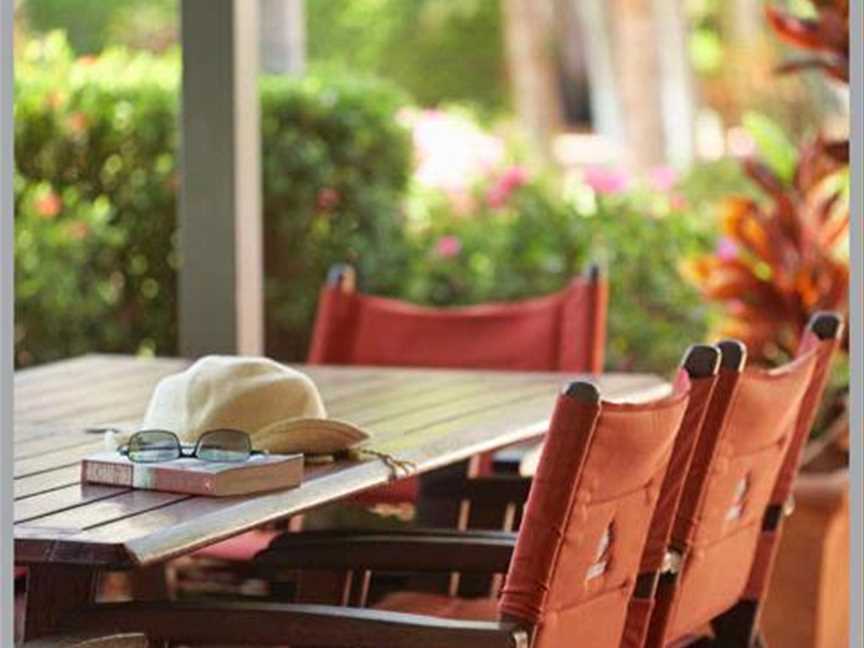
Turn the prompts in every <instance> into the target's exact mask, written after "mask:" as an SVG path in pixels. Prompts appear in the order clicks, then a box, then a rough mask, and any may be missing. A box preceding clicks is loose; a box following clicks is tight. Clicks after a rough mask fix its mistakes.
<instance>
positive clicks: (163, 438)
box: [118, 428, 265, 463]
mask: <svg viewBox="0 0 864 648" xmlns="http://www.w3.org/2000/svg"><path fill="white" fill-rule="evenodd" d="M118 452H119V453H120V454H121V455H123V456H125V457H128V459H129V461H134V462H136V463H159V462H163V461H174V460H175V459H182V458H184V457H195V458H197V459H201V460H202V461H214V462H229V463H242V462H244V461H248V460H249V458H250V457H252V456H254V455H262V454H265V453H264V452H262V451H260V450H253V449H252V439H251V438H250V437H249V435H248V434H246V433H245V432H242V431H240V430H232V429H229V428H224V429H218V430H208V431H207V432H205V433H204V434H202V435H201V436H200V437H199V438H198V441H197V443H195V445H194V446H190V445H184V444H182V443H180V439H179V438H178V437H177V435H176V434H174V433H173V432H169V431H168V430H141V431H140V432H136V433H135V434H133V435H132V436H131V437H129V443H127V444H126V445H125V446H123V447H122V448H120V449H119V450H118Z"/></svg>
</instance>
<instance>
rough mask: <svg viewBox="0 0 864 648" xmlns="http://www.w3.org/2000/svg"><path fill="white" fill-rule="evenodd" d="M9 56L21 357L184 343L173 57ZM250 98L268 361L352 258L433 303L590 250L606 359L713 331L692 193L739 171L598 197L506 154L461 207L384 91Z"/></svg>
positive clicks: (389, 91)
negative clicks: (420, 167)
mask: <svg viewBox="0 0 864 648" xmlns="http://www.w3.org/2000/svg"><path fill="white" fill-rule="evenodd" d="M16 63H17V72H18V76H17V81H16V106H15V110H16V114H15V117H16V141H15V147H16V150H15V154H16V159H17V175H16V241H15V250H16V259H15V264H16V272H17V275H16V284H17V291H18V292H17V301H16V316H17V329H16V341H15V344H16V352H17V356H16V357H17V363H18V364H19V365H20V366H23V365H28V364H33V363H37V362H45V361H49V360H53V359H56V358H60V357H65V356H69V355H75V354H79V353H84V352H88V351H103V352H131V353H145V354H146V353H155V354H164V355H171V354H174V353H176V351H177V331H176V317H175V312H176V273H177V254H176V250H175V239H174V231H175V211H176V196H177V188H178V177H177V161H176V151H177V131H176V124H177V114H176V113H177V105H178V101H177V100H178V88H177V80H178V69H179V66H178V61H177V59H176V58H171V57H167V58H159V59H157V58H153V57H151V56H149V55H143V54H139V55H135V56H130V55H129V54H127V53H124V52H121V51H109V52H107V53H105V54H103V55H101V56H100V57H98V58H96V59H84V60H78V61H75V60H73V57H72V55H71V54H70V52H69V50H68V47H67V46H66V44H65V41H64V40H63V39H62V37H59V36H52V37H50V38H48V39H47V40H43V41H37V42H33V43H30V44H29V45H28V46H27V47H26V51H25V52H24V56H23V57H22V59H21V60H20V61H17V62H16ZM261 99H262V148H263V160H262V171H263V185H264V201H263V208H264V226H265V236H266V238H265V254H266V272H265V280H266V283H265V286H266V291H267V333H268V352H269V353H270V354H271V355H273V356H274V357H277V358H280V359H285V360H299V359H302V358H304V357H305V353H306V349H307V347H308V339H309V332H310V328H311V322H312V318H313V317H314V312H315V304H316V300H317V294H318V289H319V287H320V285H321V281H322V280H323V278H324V276H325V274H326V269H327V267H328V266H329V265H330V264H331V263H334V262H337V261H344V260H347V261H350V262H353V263H354V264H356V265H357V266H358V270H359V272H360V276H361V280H362V282H363V288H364V289H365V290H368V291H371V292H375V293H379V294H385V295H393V296H397V297H401V298H404V299H409V300H412V301H415V302H418V303H425V304H435V305H443V304H465V303H477V302H483V301H490V300H502V299H513V298H519V297H524V296H529V295H537V294H541V293H546V292H550V291H553V290H556V289H558V288H560V287H561V286H563V285H564V284H565V283H566V281H567V280H568V279H569V278H570V277H571V276H572V275H573V274H574V273H577V272H579V271H580V270H581V269H582V267H583V266H584V264H585V263H586V262H588V261H590V260H596V261H600V262H601V263H605V265H606V267H607V268H608V272H609V276H610V281H611V287H612V291H611V304H610V314H609V341H608V346H607V358H608V362H607V364H608V366H610V367H612V368H616V369H642V370H651V371H667V370H669V369H670V368H671V367H674V366H675V364H676V363H677V361H678V359H679V358H680V355H681V353H682V351H683V349H684V348H685V347H686V346H687V345H688V344H690V343H691V342H693V341H696V340H701V339H703V337H704V336H705V334H706V329H707V319H708V313H707V312H706V311H705V307H704V306H703V305H702V304H701V300H700V299H699V298H698V296H697V294H696V292H695V291H694V290H693V289H691V288H690V287H688V286H687V285H686V283H685V282H684V281H683V279H682V278H681V276H680V274H679V271H678V264H679V262H680V260H681V259H682V258H683V257H686V256H688V255H690V254H693V253H694V252H697V251H704V250H706V249H708V248H709V247H710V246H711V245H713V231H714V220H713V219H712V218H711V217H710V215H709V213H708V210H707V208H706V207H705V206H704V205H703V204H702V203H703V201H701V200H700V195H702V194H705V193H706V189H705V187H711V186H714V185H716V184H717V183H718V178H719V179H721V180H722V184H723V185H724V186H733V185H737V184H739V183H740V178H738V177H737V176H736V175H735V173H731V172H729V171H728V170H724V169H720V170H719V171H718V170H717V169H711V170H701V171H699V172H698V173H696V174H695V175H693V176H691V178H690V180H689V185H690V189H688V187H687V183H685V184H684V185H680V186H678V187H677V188H676V189H675V191H679V192H681V193H682V195H679V196H676V198H677V199H678V200H677V202H676V201H671V200H670V199H669V195H667V194H665V193H664V192H662V191H656V190H651V189H649V188H647V185H646V183H644V182H641V181H635V180H634V182H632V183H631V186H630V187H629V188H628V189H627V190H626V191H620V192H618V191H615V192H609V193H607V194H603V193H602V191H601V192H599V193H598V192H594V191H592V190H590V189H589V188H588V187H587V185H586V184H585V183H582V182H578V181H572V182H570V183H569V184H566V185H565V186H562V185H561V184H560V183H559V182H557V181H551V179H542V178H528V177H527V174H526V173H525V172H524V171H523V170H521V169H519V168H518V167H513V168H511V169H502V170H500V172H499V173H498V174H495V173H493V174H492V176H491V177H489V178H487V179H486V180H484V181H481V182H480V183H479V184H478V186H476V187H475V192H476V193H475V195H474V196H473V198H472V203H473V205H474V207H473V208H472V209H471V210H470V213H461V212H460V210H458V209H454V207H453V205H451V204H450V203H449V202H448V201H447V199H446V198H445V197H444V196H443V195H442V194H440V193H436V192H432V191H428V190H422V189H420V188H419V187H418V186H417V185H412V184H411V183H410V182H409V174H410V170H411V166H412V164H411V155H412V150H411V143H410V135H409V133H408V132H407V131H406V130H404V129H403V128H402V127H401V126H400V125H399V121H398V120H397V119H396V113H397V111H398V109H399V108H400V106H403V105H405V103H406V99H405V97H404V96H403V95H402V94H401V93H400V92H399V91H397V90H395V89H394V88H392V87H391V86H389V85H386V84H382V83H380V82H372V81H368V80H367V81H361V80H350V79H339V78H328V79H326V80H324V79H322V78H315V77H312V78H307V79H304V80H300V81H298V80H289V79H285V78H264V79H262V82H261ZM502 173H503V175H501V174H502ZM508 174H509V175H508ZM502 195H504V196H506V198H502ZM492 198H494V200H493V199H492ZM688 198H689V205H688V204H686V200H685V199H688ZM673 202H676V204H675V205H673ZM490 203H491V204H490ZM694 205H695V206H694Z"/></svg>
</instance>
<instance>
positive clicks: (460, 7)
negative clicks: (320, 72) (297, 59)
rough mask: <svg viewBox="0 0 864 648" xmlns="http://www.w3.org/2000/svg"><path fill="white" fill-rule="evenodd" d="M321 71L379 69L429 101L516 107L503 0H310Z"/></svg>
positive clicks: (313, 56)
mask: <svg viewBox="0 0 864 648" xmlns="http://www.w3.org/2000/svg"><path fill="white" fill-rule="evenodd" d="M306 15H307V21H308V22H307V29H308V35H307V43H308V47H309V61H310V63H311V64H312V66H313V68H314V67H316V66H320V67H324V68H335V69H337V70H340V69H341V70H347V71H350V72H353V73H362V74H374V75H375V76H378V77H381V78H384V79H389V80H392V81H394V82H395V83H397V84H398V85H399V86H401V87H403V88H405V89H406V90H407V91H408V92H410V93H411V95H412V96H413V97H414V99H415V100H416V101H417V102H418V103H419V104H421V105H424V106H434V105H438V104H442V103H454V102H457V103H465V104H468V105H471V106H472V107H474V108H476V109H479V110H480V111H481V112H483V113H486V114H489V113H495V112H500V111H502V110H504V109H506V107H507V106H508V103H509V102H508V99H507V97H508V93H507V82H506V77H505V64H504V59H503V52H504V48H503V43H502V38H503V37H502V25H501V10H500V2H499V1H498V0H460V1H459V2H452V1H451V0H327V1H326V2H314V1H312V2H307V3H306Z"/></svg>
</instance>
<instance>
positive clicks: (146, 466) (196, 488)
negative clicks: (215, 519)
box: [81, 452, 303, 497]
mask: <svg viewBox="0 0 864 648" xmlns="http://www.w3.org/2000/svg"><path fill="white" fill-rule="evenodd" d="M81 481H84V482H92V483H97V484H110V485H111V486H125V487H127V488H143V489H147V490H158V491H168V492H171V493H189V494H190V495H209V496H216V497H225V496H228V495H248V494H250V493H260V492H264V491H272V490H282V489H285V488H293V487H295V486H299V485H300V484H301V482H302V481H303V455H301V454H292V455H253V456H252V457H250V458H249V460H248V461H245V462H243V463H227V462H225V463H220V462H213V461H201V460H200V459H195V458H192V457H184V458H183V459H177V460H175V461H166V462H164V463H134V462H132V461H129V459H127V458H126V457H124V456H123V455H121V454H118V453H117V452H100V453H98V454H94V455H91V456H89V457H87V458H86V459H84V460H83V461H82V462H81Z"/></svg>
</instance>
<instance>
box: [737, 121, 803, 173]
mask: <svg viewBox="0 0 864 648" xmlns="http://www.w3.org/2000/svg"><path fill="white" fill-rule="evenodd" d="M742 122H743V124H744V128H745V129H746V130H747V132H748V133H750V136H751V137H752V138H753V140H754V141H755V142H756V147H757V148H758V149H759V154H760V156H761V159H762V161H763V162H764V163H765V164H767V165H768V166H769V167H770V168H771V170H772V171H773V172H774V173H775V174H776V175H777V177H778V178H780V179H781V180H783V181H784V182H786V183H791V182H792V179H793V178H794V177H795V165H796V164H797V162H798V149H797V148H796V147H795V145H794V144H793V143H792V141H791V140H790V139H789V138H788V137H787V135H786V133H784V132H783V129H782V128H780V126H779V124H777V122H775V121H773V120H772V119H770V118H769V117H767V116H765V115H763V114H762V113H757V112H748V113H746V114H745V115H744V117H743V119H742Z"/></svg>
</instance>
